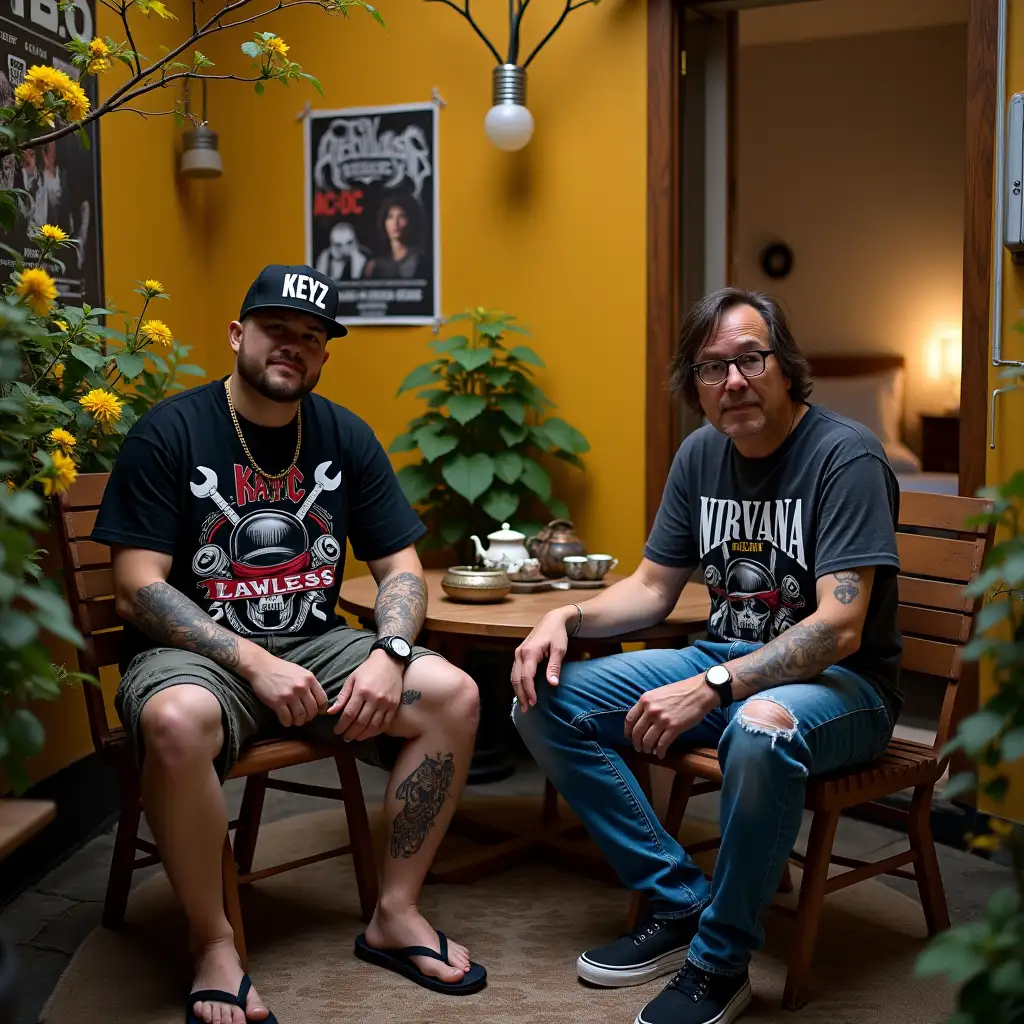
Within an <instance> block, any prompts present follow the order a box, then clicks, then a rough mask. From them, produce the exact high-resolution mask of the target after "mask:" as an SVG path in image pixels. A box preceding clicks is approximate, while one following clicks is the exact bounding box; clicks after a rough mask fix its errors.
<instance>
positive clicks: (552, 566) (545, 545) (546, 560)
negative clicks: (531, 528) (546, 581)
mask: <svg viewBox="0 0 1024 1024" xmlns="http://www.w3.org/2000/svg"><path fill="white" fill-rule="evenodd" d="M526 550H527V551H529V553H530V554H531V555H533V557H534V558H536V559H537V560H538V561H539V562H540V570H541V572H542V573H544V575H545V576H548V577H556V576H564V575H565V564H564V562H563V561H562V559H563V558H565V557H566V555H584V554H586V550H587V549H586V546H585V545H584V544H583V541H581V540H580V538H579V537H578V536H577V535H576V527H575V526H574V525H573V524H572V521H571V520H569V519H552V520H551V522H550V523H548V525H547V526H545V527H544V529H543V530H541V531H540V533H538V534H537V535H536V536H535V537H530V538H529V539H528V540H527V542H526Z"/></svg>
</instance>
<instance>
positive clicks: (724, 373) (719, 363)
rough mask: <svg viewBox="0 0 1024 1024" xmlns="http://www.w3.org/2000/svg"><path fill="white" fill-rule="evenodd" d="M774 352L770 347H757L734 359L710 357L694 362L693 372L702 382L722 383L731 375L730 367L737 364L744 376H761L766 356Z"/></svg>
mask: <svg viewBox="0 0 1024 1024" xmlns="http://www.w3.org/2000/svg"><path fill="white" fill-rule="evenodd" d="M773 352H774V350H773V349H770V348H755V349H751V350H750V351H749V352H742V353H740V355H738V356H733V358H732V359H708V360H705V361H704V362H703V363H694V364H693V372H694V373H696V374H697V376H698V377H699V378H700V381H701V383H702V384H708V385H714V384H721V383H722V381H724V380H725V379H726V377H728V376H729V367H730V366H731V365H732V364H735V365H736V369H737V370H739V371H740V373H742V374H743V376H744V377H759V376H760V375H761V374H762V373H764V361H765V357H767V356H770V355H772V354H773Z"/></svg>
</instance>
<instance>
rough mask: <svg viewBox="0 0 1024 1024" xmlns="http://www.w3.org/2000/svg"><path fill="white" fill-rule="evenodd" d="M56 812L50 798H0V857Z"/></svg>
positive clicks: (30, 836)
mask: <svg viewBox="0 0 1024 1024" xmlns="http://www.w3.org/2000/svg"><path fill="white" fill-rule="evenodd" d="M56 813H57V805H56V804H55V803H53V802H52V801H50V800H16V799H5V800H0V859H2V858H4V857H6V856H7V855H8V854H10V853H13V852H14V851H15V850H16V849H17V848H18V847H19V846H21V844H22V843H26V842H28V840H29V839H31V838H32V836H34V835H35V834H36V833H37V832H39V831H40V829H42V828H43V827H44V826H45V825H48V824H49V823H50V822H51V821H53V819H54V816H55V815H56Z"/></svg>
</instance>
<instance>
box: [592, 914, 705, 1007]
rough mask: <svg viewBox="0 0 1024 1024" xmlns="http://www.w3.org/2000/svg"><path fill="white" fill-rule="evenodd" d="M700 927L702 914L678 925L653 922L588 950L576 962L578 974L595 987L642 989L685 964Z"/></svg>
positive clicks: (680, 920)
mask: <svg viewBox="0 0 1024 1024" xmlns="http://www.w3.org/2000/svg"><path fill="white" fill-rule="evenodd" d="M699 923H700V914H699V913H698V914H691V915H690V916H689V917H682V918H679V919H678V920H675V921H665V920H659V919H658V918H652V919H651V920H649V921H648V922H647V923H646V924H644V925H642V926H641V927H639V928H637V929H636V930H635V931H633V932H630V933H629V934H628V935H623V936H622V938H621V939H619V940H618V941H617V942H612V943H609V945H607V946H599V947H598V948H597V949H588V950H587V951H586V952H585V953H583V954H582V955H581V956H580V957H579V959H578V960H577V961H576V973H577V974H578V975H579V976H580V977H581V978H582V979H583V980H584V981H589V982H590V983H591V984H592V985H604V986H606V987H608V988H618V987H620V986H625V985H642V984H643V983H644V982H645V981H650V980H651V978H658V977H660V976H661V975H663V974H671V973H672V972H673V971H677V970H679V968H680V967H681V966H682V965H683V964H684V963H685V962H686V951H687V950H688V949H689V948H690V943H691V942H692V941H693V939H694V936H696V934H697V925H698V924H699Z"/></svg>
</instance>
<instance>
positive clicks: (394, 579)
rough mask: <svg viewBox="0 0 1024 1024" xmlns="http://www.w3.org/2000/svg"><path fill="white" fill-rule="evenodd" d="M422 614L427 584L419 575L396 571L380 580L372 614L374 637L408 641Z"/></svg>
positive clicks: (425, 601) (417, 629)
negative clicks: (402, 638)
mask: <svg viewBox="0 0 1024 1024" xmlns="http://www.w3.org/2000/svg"><path fill="white" fill-rule="evenodd" d="M426 614H427V586H426V584H425V583H424V582H423V580H422V579H420V577H419V576H417V575H416V574H415V573H412V572H396V573H390V574H389V575H387V576H385V577H384V579H383V580H381V584H380V587H379V588H378V589H377V602H376V605H375V607H374V616H373V617H374V621H375V622H376V623H377V635H378V636H400V637H404V638H405V639H406V640H408V641H409V643H412V642H413V640H415V639H416V637H417V636H418V635H419V632H420V630H421V629H422V628H423V620H424V618H425V617H426Z"/></svg>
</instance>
